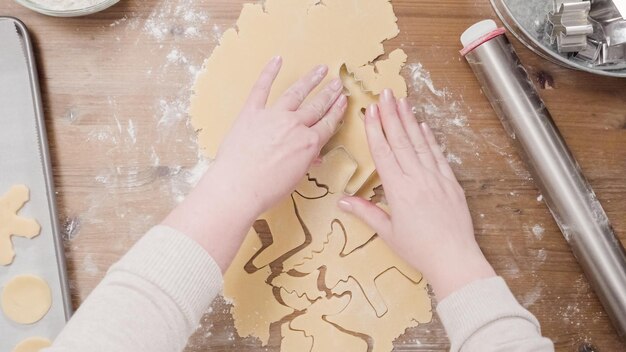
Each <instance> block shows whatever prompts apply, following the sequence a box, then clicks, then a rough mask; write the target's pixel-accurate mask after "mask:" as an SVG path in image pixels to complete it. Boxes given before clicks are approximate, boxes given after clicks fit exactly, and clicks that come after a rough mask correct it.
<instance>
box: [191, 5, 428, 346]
mask: <svg viewBox="0 0 626 352" xmlns="http://www.w3.org/2000/svg"><path fill="white" fill-rule="evenodd" d="M237 27H238V28H237V29H234V28H233V29H230V30H228V31H226V32H225V33H224V35H223V36H222V38H221V40H220V44H219V46H218V47H216V48H215V50H214V51H213V54H212V55H211V57H210V58H209V59H208V60H207V61H206V63H205V67H204V71H203V72H202V73H201V74H200V75H199V76H198V79H197V81H196V84H195V86H194V96H193V97H192V100H191V107H190V114H191V119H192V124H193V126H194V127H195V128H196V129H197V130H198V141H199V144H200V147H201V148H202V150H203V151H204V153H205V154H206V155H207V156H209V157H214V156H215V155H216V153H217V149H218V146H219V144H220V143H221V141H222V139H223V137H224V135H225V134H226V133H227V131H228V129H229V128H230V126H231V125H232V122H233V120H234V119H235V118H236V117H237V115H238V113H239V110H240V109H241V107H242V106H243V103H244V101H245V99H246V98H247V95H248V93H249V90H250V88H251V87H252V84H253V83H254V81H255V80H256V79H257V77H258V74H259V72H260V71H261V69H262V67H263V66H264V65H265V64H266V62H267V61H268V60H269V59H270V58H271V57H273V56H275V55H281V56H282V57H283V69H282V71H281V73H280V75H279V76H278V77H277V79H276V82H275V83H274V86H273V90H272V92H271V96H270V99H269V104H270V105H271V104H272V102H273V101H275V99H276V98H277V96H278V94H280V93H282V92H283V91H285V90H286V89H287V88H288V87H289V86H290V85H291V84H292V83H293V82H295V81H296V80H297V79H298V78H299V77H300V76H302V75H303V74H304V73H306V72H307V71H308V70H310V69H311V68H312V67H313V66H315V65H317V64H320V63H324V64H327V65H328V66H329V71H330V72H331V75H329V77H327V78H326V81H328V80H330V79H331V78H333V76H337V75H339V76H340V77H341V79H342V81H343V83H344V88H345V90H346V92H347V93H348V95H349V100H348V109H347V111H346V116H345V120H344V123H343V125H342V127H341V129H340V130H339V131H338V132H337V134H336V135H335V136H334V137H333V138H332V139H331V141H330V142H329V143H328V145H326V146H325V147H324V149H323V150H322V155H323V161H322V163H321V165H317V166H313V167H312V168H311V169H310V171H309V174H308V175H307V178H305V179H304V180H302V182H301V183H300V184H299V186H298V187H297V190H296V192H294V193H293V194H292V195H291V196H290V197H287V198H286V199H285V200H284V201H282V202H281V203H280V204H279V205H278V206H276V207H275V208H274V209H271V210H270V211H268V212H266V213H265V214H263V215H262V216H261V217H260V219H261V220H264V221H265V222H266V223H267V225H268V228H269V231H270V232H271V241H265V238H264V242H263V243H262V242H261V240H260V238H259V235H258V234H257V233H256V231H254V230H251V231H250V232H249V233H248V236H247V237H246V240H245V242H244V244H243V246H242V248H241V250H240V252H239V253H238V255H237V257H236V259H235V261H234V262H233V264H232V265H231V267H230V268H229V269H228V271H227V273H226V275H225V288H224V295H225V297H227V298H229V299H230V300H231V301H232V303H233V307H232V309H231V312H232V314H233V317H234V320H235V327H236V328H237V332H238V334H239V335H241V336H256V337H258V338H259V339H260V340H261V342H262V344H263V345H266V344H267V343H268V341H269V340H270V334H271V333H278V332H279V331H277V330H276V329H273V330H271V329H270V327H271V326H273V327H278V326H280V333H281V338H282V346H281V351H282V352H292V351H303V350H304V351H324V352H326V351H336V350H341V351H363V352H365V351H367V350H368V347H371V346H368V345H369V344H370V342H371V341H370V340H371V339H381V341H374V346H377V347H376V348H377V351H382V350H383V349H385V348H387V350H388V351H390V350H391V349H392V347H389V346H392V343H393V339H395V338H396V337H397V336H398V335H399V334H400V333H402V331H404V329H405V328H406V327H409V326H413V325H415V324H417V323H418V322H420V323H422V322H426V321H427V320H428V319H430V318H429V317H430V316H431V312H430V298H429V297H428V295H427V293H425V290H422V288H424V287H425V285H426V283H425V281H424V280H422V276H421V274H420V273H419V272H416V271H415V270H413V269H411V268H408V267H407V266H406V264H404V262H402V261H401V260H400V259H398V258H397V257H396V256H395V255H393V253H391V252H390V250H389V249H388V248H387V247H386V246H385V244H384V243H383V242H382V240H381V239H380V238H377V237H376V236H375V234H374V232H373V231H372V229H370V228H369V227H367V226H366V225H365V224H364V223H362V222H361V221H359V220H358V219H356V218H355V217H352V216H351V215H349V214H346V213H343V212H342V211H340V210H339V209H338V207H337V201H338V200H339V199H340V198H341V197H342V196H343V195H344V193H347V194H357V195H359V196H362V197H365V198H370V199H374V200H375V202H379V201H380V195H379V194H376V192H374V189H376V188H378V187H379V186H380V184H381V182H380V179H379V178H378V175H377V174H376V172H375V168H374V163H373V161H372V159H371V156H370V153H369V150H368V147H367V140H366V135H365V130H364V125H363V109H364V108H366V107H367V106H368V105H369V104H371V103H373V102H375V101H376V99H377V96H376V95H377V94H379V93H380V91H381V89H383V88H387V87H389V88H392V89H393V90H394V92H395V94H396V95H397V96H399V97H404V96H406V93H407V87H406V83H405V81H404V79H403V78H402V76H401V75H400V74H399V72H400V69H401V68H402V66H403V65H404V63H405V61H406V59H407V56H406V54H405V53H404V52H403V51H402V50H395V51H393V52H391V53H389V55H388V56H387V57H386V58H385V51H384V48H383V46H382V42H383V41H384V40H386V39H390V38H392V37H395V36H396V35H397V34H398V27H397V24H396V17H395V15H394V13H393V8H392V6H391V3H390V2H389V0H358V1H356V0H324V1H320V0H266V1H265V2H264V3H263V4H246V5H244V7H243V10H242V12H241V15H240V17H239V19H238V21H237ZM333 73H334V74H333ZM251 177H254V176H253V175H251ZM267 182H268V186H271V180H267ZM377 198H378V199H377ZM390 272H397V273H398V275H395V276H394V275H392V274H388V273H390ZM389 277H391V278H392V279H393V280H395V281H398V283H397V284H396V282H395V281H393V282H390V281H389V279H388V278H389ZM382 285H387V286H385V287H382ZM389 289H392V290H396V289H397V290H403V291H402V292H396V293H394V294H388V292H387V290H389ZM399 310H403V312H406V314H409V315H411V316H412V317H414V318H413V320H410V321H408V320H407V319H405V315H402V314H399V313H395V312H396V311H399ZM415 310H418V312H415ZM417 313H422V314H421V315H420V314H417ZM329 317H333V318H334V319H336V321H337V322H338V323H337V322H331V321H330V320H328V318H329ZM357 319H362V320H363V321H362V322H360V323H361V324H366V325H367V326H369V327H370V328H371V329H374V330H375V329H380V330H381V333H379V334H374V333H373V332H371V331H370V330H367V331H365V329H362V326H361V325H359V324H357V323H355V322H354V321H353V320H357ZM391 320H393V322H392V323H389V321H391ZM382 324H389V325H390V326H389V327H388V328H387V327H383V326H382ZM344 325H345V326H344ZM346 326H348V327H350V328H348V327H346ZM351 328H352V329H353V330H351ZM400 328H402V330H401V331H400ZM358 329H361V330H363V331H361V330H358ZM398 331H400V332H398ZM368 334H372V335H373V336H371V337H370V336H369V335H368ZM274 337H275V336H274ZM380 346H382V347H380ZM380 348H382V349H380Z"/></svg>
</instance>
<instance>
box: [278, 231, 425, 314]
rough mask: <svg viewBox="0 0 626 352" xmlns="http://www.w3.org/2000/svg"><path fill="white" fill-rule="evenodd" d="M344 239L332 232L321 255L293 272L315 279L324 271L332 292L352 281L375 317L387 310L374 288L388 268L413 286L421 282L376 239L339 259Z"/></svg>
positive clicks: (341, 232)
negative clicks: (394, 270)
mask: <svg viewBox="0 0 626 352" xmlns="http://www.w3.org/2000/svg"><path fill="white" fill-rule="evenodd" d="M345 238H346V235H345V232H344V231H334V232H333V234H332V235H331V236H330V242H329V243H328V246H327V247H326V248H325V249H324V251H323V252H322V253H319V254H317V255H315V256H313V258H312V259H309V260H306V261H305V262H303V263H302V264H301V265H299V266H297V267H296V270H298V271H299V272H302V273H311V274H310V275H314V276H315V275H316V273H317V270H318V269H319V268H320V267H325V268H326V272H325V275H324V280H325V285H326V287H328V288H330V289H331V290H332V291H333V292H335V289H334V288H335V287H336V286H337V285H338V284H339V283H340V282H342V281H347V280H348V279H349V278H354V279H355V280H356V281H357V282H358V283H359V285H360V286H361V288H362V289H363V292H364V294H365V296H366V297H367V299H368V301H369V302H370V304H371V305H372V307H373V308H374V310H375V312H376V314H377V315H378V316H379V317H380V316H383V315H384V314H385V313H386V312H387V310H388V308H387V306H386V305H385V302H384V300H383V299H382V296H381V294H380V293H379V290H378V287H377V286H376V284H375V281H376V278H377V277H378V276H379V275H381V274H382V273H384V272H386V271H387V270H388V269H389V268H397V269H398V270H400V272H402V273H403V274H404V275H405V276H406V277H407V278H408V279H410V280H411V281H413V282H414V283H418V282H420V281H421V280H422V274H421V273H420V272H418V271H416V270H415V269H413V268H412V267H411V266H410V265H408V264H407V263H406V262H405V261H404V260H402V259H401V258H400V257H398V256H397V254H395V253H394V252H393V251H392V250H391V249H390V248H389V247H388V246H387V244H386V243H385V242H384V241H383V240H382V239H381V238H380V237H375V238H374V239H373V240H371V241H370V242H369V243H367V244H366V245H365V246H363V247H362V248H359V249H358V250H356V251H354V252H352V253H351V254H350V255H347V256H343V255H341V250H342V248H343V246H344V243H345ZM285 289H286V290H287V291H289V290H293V291H295V292H298V288H297V287H294V288H291V287H285ZM298 293H299V294H302V293H301V292H298Z"/></svg>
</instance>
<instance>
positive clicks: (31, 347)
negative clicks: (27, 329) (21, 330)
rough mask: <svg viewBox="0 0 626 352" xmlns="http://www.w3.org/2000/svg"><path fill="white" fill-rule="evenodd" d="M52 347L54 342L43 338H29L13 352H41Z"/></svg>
mask: <svg viewBox="0 0 626 352" xmlns="http://www.w3.org/2000/svg"><path fill="white" fill-rule="evenodd" d="M50 346H52V341H50V340H48V339H45V338H43V337H29V338H27V339H26V340H24V341H22V342H20V343H18V344H17V346H15V348H14V349H13V352H39V351H41V350H43V349H44V348H46V347H50Z"/></svg>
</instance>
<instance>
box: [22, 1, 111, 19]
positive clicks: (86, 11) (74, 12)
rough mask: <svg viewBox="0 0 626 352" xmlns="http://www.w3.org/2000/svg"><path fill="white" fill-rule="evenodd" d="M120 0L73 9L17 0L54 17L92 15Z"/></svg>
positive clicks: (25, 5)
mask: <svg viewBox="0 0 626 352" xmlns="http://www.w3.org/2000/svg"><path fill="white" fill-rule="evenodd" d="M119 1H120V0H102V1H101V2H99V3H97V4H95V5H91V6H87V7H83V8H76V9H71V10H58V9H53V8H47V7H45V6H43V5H41V4H38V3H37V2H35V1H32V0H15V2H17V3H18V4H20V5H22V6H24V7H27V8H29V9H31V10H33V11H36V12H39V13H41V14H44V15H48V16H54V17H78V16H86V15H91V14H93V13H96V12H100V11H102V10H105V9H108V8H109V7H111V6H113V5H115V4H117V3H118V2H119Z"/></svg>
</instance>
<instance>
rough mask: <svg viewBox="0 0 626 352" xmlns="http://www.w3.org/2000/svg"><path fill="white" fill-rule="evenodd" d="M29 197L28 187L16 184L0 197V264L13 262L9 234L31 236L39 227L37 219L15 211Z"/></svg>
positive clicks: (36, 233)
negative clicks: (22, 215) (18, 214)
mask: <svg viewBox="0 0 626 352" xmlns="http://www.w3.org/2000/svg"><path fill="white" fill-rule="evenodd" d="M28 199H29V191H28V187H26V186H24V185H16V186H13V187H11V188H10V189H9V191H8V192H7V193H6V194H5V195H4V196H2V197H0V265H9V264H11V263H12V262H13V258H14V257H15V252H14V251H13V243H12V242H11V236H20V237H25V238H33V237H35V236H37V235H39V231H40V230H41V227H40V226H39V224H38V223H37V221H35V220H33V219H26V218H23V217H20V216H17V212H18V211H19V210H20V209H21V208H22V207H23V206H24V204H25V203H26V202H27V201H28Z"/></svg>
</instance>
